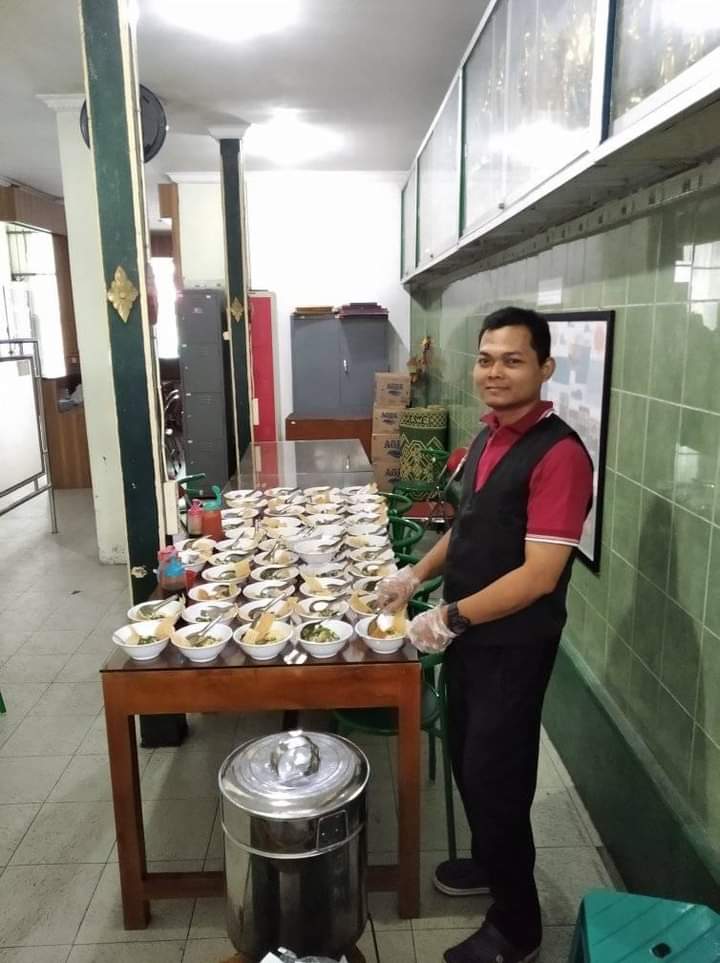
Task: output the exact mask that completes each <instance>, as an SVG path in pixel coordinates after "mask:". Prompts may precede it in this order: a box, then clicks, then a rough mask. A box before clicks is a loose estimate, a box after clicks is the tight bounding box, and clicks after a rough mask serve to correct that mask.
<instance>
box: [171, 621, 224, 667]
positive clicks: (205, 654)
mask: <svg viewBox="0 0 720 963" xmlns="http://www.w3.org/2000/svg"><path fill="white" fill-rule="evenodd" d="M205 629H207V624H206V623H204V622H201V623H200V624H197V623H195V624H193V625H186V626H184V628H182V629H180V630H179V631H177V632H176V633H175V638H174V639H172V640H171V641H172V644H173V645H174V646H175V648H176V649H177V650H178V652H182V654H183V655H184V656H185V658H186V659H189V660H190V661H191V662H212V661H213V659H216V658H217V657H218V656H219V655H220V653H221V652H222V650H223V649H224V648H225V646H226V645H227V644H228V642H229V641H230V639H231V638H232V629H231V628H230V626H229V625H224V624H223V623H222V622H220V623H218V624H217V625H214V626H213V627H212V628H211V629H210V636H211V638H213V639H216V640H217V641H215V642H214V643H213V644H212V645H203V646H202V648H195V647H194V646H192V645H190V644H189V643H188V644H185V645H183V644H182V642H181V640H185V639H187V637H188V636H189V635H195V634H196V633H197V632H203V631H204V630H205Z"/></svg>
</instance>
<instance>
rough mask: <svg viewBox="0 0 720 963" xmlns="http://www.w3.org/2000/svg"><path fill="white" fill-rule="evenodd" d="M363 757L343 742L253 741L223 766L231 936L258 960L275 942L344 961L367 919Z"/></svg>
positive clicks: (279, 737)
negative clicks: (341, 957)
mask: <svg viewBox="0 0 720 963" xmlns="http://www.w3.org/2000/svg"><path fill="white" fill-rule="evenodd" d="M369 774H370V767H369V765H368V761H367V758H366V757H365V755H364V753H362V752H361V751H360V750H359V749H358V748H357V747H356V746H354V745H353V744H352V743H351V742H349V741H348V740H347V739H342V738H340V737H338V736H332V735H329V734H327V733H320V732H308V733H304V732H302V731H299V730H298V731H294V732H287V733H280V734H275V735H271V736H265V737H263V738H261V739H254V740H252V741H250V742H246V743H245V744H244V745H242V746H240V747H239V748H237V749H235V750H234V751H233V752H232V753H231V754H230V755H229V756H228V758H227V759H226V760H225V762H224V763H223V764H222V766H221V767H220V774H219V777H218V779H219V784H220V793H221V805H222V821H223V832H224V836H225V876H226V884H227V922H228V933H229V936H230V939H231V940H232V942H233V945H234V946H235V948H236V949H237V950H238V951H239V952H240V953H244V954H246V955H247V956H248V957H249V958H250V959H260V958H261V957H262V956H263V955H264V954H266V953H268V952H270V951H272V950H275V949H277V947H279V946H288V947H290V948H291V949H292V950H293V951H294V952H295V953H296V954H297V955H298V956H303V955H309V954H315V955H318V956H322V955H325V956H330V957H338V958H339V957H340V956H341V955H342V953H344V952H346V951H347V950H349V949H351V948H352V947H353V946H354V945H355V943H356V942H357V940H358V939H359V938H360V936H361V935H362V932H363V930H364V928H365V923H366V921H367V898H366V876H367V828H366V822H367V820H366V799H365V790H366V786H367V782H368V778H369Z"/></svg>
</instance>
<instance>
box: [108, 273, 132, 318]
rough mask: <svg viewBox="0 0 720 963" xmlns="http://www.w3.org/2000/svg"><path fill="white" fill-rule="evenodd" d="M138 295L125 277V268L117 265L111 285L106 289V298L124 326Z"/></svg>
mask: <svg viewBox="0 0 720 963" xmlns="http://www.w3.org/2000/svg"><path fill="white" fill-rule="evenodd" d="M139 293H140V292H139V291H138V289H137V288H136V287H135V285H134V284H133V283H132V281H131V280H130V278H129V277H128V276H127V272H126V271H125V268H124V267H123V266H122V265H118V267H116V268H115V275H114V277H113V279H112V284H111V285H110V287H109V288H108V292H107V297H108V301H109V302H110V304H112V306H113V307H114V308H115V310H116V311H117V313H118V314H119V315H120V317H121V318H122V320H123V321H124V322H125V324H127V319H128V318H129V317H130V312H131V311H132V306H133V304H134V303H135V301H136V300H137V297H138V294H139Z"/></svg>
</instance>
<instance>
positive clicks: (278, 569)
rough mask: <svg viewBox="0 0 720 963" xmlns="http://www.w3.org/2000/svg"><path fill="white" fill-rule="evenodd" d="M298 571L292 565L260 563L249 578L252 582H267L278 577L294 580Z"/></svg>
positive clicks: (284, 579)
mask: <svg viewBox="0 0 720 963" xmlns="http://www.w3.org/2000/svg"><path fill="white" fill-rule="evenodd" d="M299 574H300V572H299V571H298V569H296V568H295V567H294V566H293V565H272V564H270V565H261V566H260V567H259V568H256V569H253V570H252V572H251V573H250V578H251V579H252V580H253V581H254V582H268V581H276V580H277V579H280V580H281V581H283V582H292V581H294V580H295V579H296V578H297V577H298V575H299Z"/></svg>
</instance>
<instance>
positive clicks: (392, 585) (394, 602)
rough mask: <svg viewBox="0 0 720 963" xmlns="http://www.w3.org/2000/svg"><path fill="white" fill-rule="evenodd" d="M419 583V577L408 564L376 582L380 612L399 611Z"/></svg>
mask: <svg viewBox="0 0 720 963" xmlns="http://www.w3.org/2000/svg"><path fill="white" fill-rule="evenodd" d="M419 584H420V579H419V578H418V577H417V575H415V574H414V572H413V570H412V567H411V566H410V565H406V566H405V568H401V569H400V571H399V572H396V573H395V575H388V577H387V578H384V579H383V580H382V582H378V587H377V601H378V608H379V609H380V611H381V612H399V611H400V609H402V608H405V606H406V605H407V603H408V601H409V600H410V597H411V596H412V594H413V592H414V591H415V589H416V588H417V587H418V585H419Z"/></svg>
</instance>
